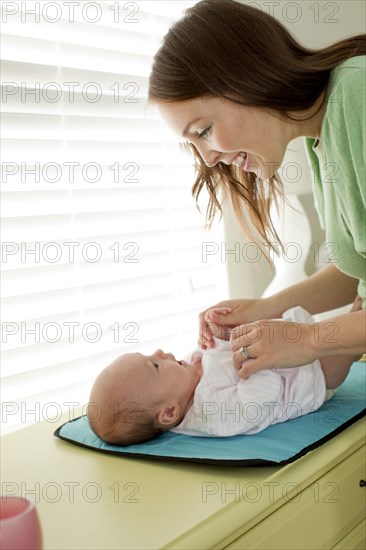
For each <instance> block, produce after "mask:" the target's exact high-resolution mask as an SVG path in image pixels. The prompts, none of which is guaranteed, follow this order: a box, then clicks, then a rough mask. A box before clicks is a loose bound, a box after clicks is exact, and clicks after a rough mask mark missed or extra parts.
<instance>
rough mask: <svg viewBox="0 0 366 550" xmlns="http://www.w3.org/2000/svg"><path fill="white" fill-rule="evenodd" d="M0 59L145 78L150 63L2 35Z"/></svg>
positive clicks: (112, 53)
mask: <svg viewBox="0 0 366 550" xmlns="http://www.w3.org/2000/svg"><path fill="white" fill-rule="evenodd" d="M1 55H2V59H4V60H5V61H18V62H19V61H22V62H24V61H25V62H28V63H32V62H34V59H37V62H38V63H40V64H42V65H49V64H52V65H57V66H58V67H68V68H72V69H88V70H93V71H100V72H101V73H103V72H112V71H115V69H116V67H119V68H120V71H121V72H120V74H129V75H132V76H134V75H136V76H145V77H147V76H149V73H150V69H151V59H150V56H149V55H139V54H131V53H125V52H115V51H113V50H108V49H102V48H88V47H84V46H74V45H69V44H60V43H59V42H53V41H46V40H39V39H37V38H23V37H21V36H11V35H7V36H6V35H5V36H4V37H3V40H2V54H1Z"/></svg>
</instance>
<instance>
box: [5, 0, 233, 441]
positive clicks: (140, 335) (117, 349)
mask: <svg viewBox="0 0 366 550" xmlns="http://www.w3.org/2000/svg"><path fill="white" fill-rule="evenodd" d="M194 3H195V2H193V1H180V0H178V1H176V0H175V1H174V2H168V1H163V2H157V1H155V0H154V1H152V2H151V1H138V2H109V1H108V2H66V1H65V2H60V1H59V2H46V3H44V2H2V4H1V17H2V31H3V34H2V47H1V52H2V53H1V55H2V61H1V62H2V83H1V92H2V98H1V103H2V111H3V114H2V138H3V139H2V164H1V182H2V247H1V252H2V256H1V263H2V324H1V328H2V336H1V338H2V372H1V390H2V411H1V412H2V432H3V433H6V432H8V431H11V430H14V429H18V428H20V427H22V426H25V425H27V424H29V423H32V422H39V421H49V422H54V423H57V422H58V420H59V418H60V416H61V413H62V412H63V411H65V410H70V411H71V410H72V409H73V408H74V407H76V406H78V405H82V404H84V403H86V401H87V399H88V393H89V390H90V385H91V383H92V381H93V379H94V378H95V376H96V375H97V374H98V372H100V370H101V369H102V368H104V366H106V365H107V364H108V363H109V362H110V361H111V360H112V359H114V358H115V357H116V356H117V355H118V354H120V353H124V352H134V351H139V352H142V353H152V352H153V351H154V350H155V349H157V348H162V349H165V350H166V351H172V352H173V353H175V354H177V355H178V356H181V355H183V354H184V353H186V352H187V351H189V350H190V349H192V347H194V346H195V345H196V341H197V334H198V322H197V321H198V320H197V314H198V312H199V311H201V310H202V309H204V308H205V307H207V306H208V305H210V304H212V303H214V302H215V301H216V300H219V299H222V297H223V295H224V294H226V288H225V285H226V274H225V269H224V264H223V263H222V262H221V259H222V258H221V256H220V248H221V246H222V245H221V243H222V240H223V239H222V236H221V226H220V225H217V226H216V227H215V228H214V229H213V230H212V231H211V232H210V233H207V232H206V231H205V230H204V229H203V224H204V219H203V216H202V215H201V214H200V213H198V211H197V209H196V207H195V204H194V201H193V199H192V197H191V193H190V189H191V186H192V183H193V181H194V169H193V160H192V159H191V158H189V157H188V156H187V155H186V154H184V153H183V152H182V151H181V149H180V147H179V144H178V142H177V139H176V138H175V137H174V136H173V135H172V134H171V133H170V132H168V130H167V129H166V128H165V127H164V125H163V124H162V123H161V122H160V120H159V118H158V116H157V113H156V112H155V110H154V108H152V107H151V106H150V105H148V104H147V85H148V76H149V72H150V68H151V63H152V57H153V54H154V52H155V51H156V50H157V49H158V47H159V44H160V41H161V38H162V36H163V35H164V34H165V32H166V31H167V30H168V28H169V26H170V25H171V24H172V22H173V21H174V20H175V19H177V18H178V17H179V16H180V15H181V14H182V12H183V10H184V9H185V8H187V7H189V6H190V5H193V4H194Z"/></svg>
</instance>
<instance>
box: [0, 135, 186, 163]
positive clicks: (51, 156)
mask: <svg viewBox="0 0 366 550" xmlns="http://www.w3.org/2000/svg"><path fill="white" fill-rule="evenodd" d="M3 151H4V153H3V154H4V158H3V163H4V162H7V163H9V162H15V163H18V164H19V165H21V163H22V162H25V163H26V164H32V163H33V164H35V163H36V162H39V163H41V164H42V163H44V164H46V163H49V162H54V163H59V164H62V163H65V164H66V163H72V162H80V164H81V165H84V164H88V163H90V162H92V161H93V162H97V163H98V164H100V165H103V164H108V165H113V164H115V163H116V162H118V163H120V164H122V165H124V164H126V163H127V162H136V163H138V164H139V165H140V164H152V165H160V166H161V163H162V159H168V160H169V163H170V164H176V165H177V169H179V165H180V164H182V165H186V162H185V158H184V156H183V155H182V153H181V152H180V151H179V149H178V147H177V146H176V144H166V146H165V147H164V149H163V147H162V145H161V144H160V143H159V142H156V143H151V144H150V143H149V142H145V141H141V142H140V143H138V142H137V143H128V142H120V143H119V142H117V141H109V142H108V141H85V142H84V141H83V142H80V141H74V140H73V141H71V140H70V141H68V142H67V143H64V142H62V141H56V140H42V141H41V140H38V141H36V140H34V141H32V140H23V139H17V140H6V139H4V140H3Z"/></svg>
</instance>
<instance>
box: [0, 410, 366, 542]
mask: <svg viewBox="0 0 366 550" xmlns="http://www.w3.org/2000/svg"><path fill="white" fill-rule="evenodd" d="M64 420H65V421H66V420H68V418H65V419H64ZM59 424H61V422H58V423H57V425H55V424H52V423H50V422H43V423H40V424H37V425H34V426H31V427H28V428H25V429H23V430H21V431H19V432H16V433H13V434H9V435H6V436H4V437H3V438H2V440H1V448H2V450H1V458H2V460H1V480H2V481H1V492H2V494H3V495H4V494H8V495H10V494H18V495H22V496H28V497H30V498H32V499H33V500H35V501H36V503H37V508H38V511H39V515H40V520H41V524H42V530H43V535H44V548H45V550H51V549H54V550H64V549H65V550H66V549H67V550H79V549H83V550H84V549H85V550H92V549H98V550H109V549H119V550H122V549H124V550H133V549H141V550H149V549H158V548H167V549H178V548H180V549H184V550H189V549H192V550H199V549H204V550H207V549H209V548H230V549H234V548H235V549H251V548H253V549H254V548H256V549H263V550H272V549H280V550H284V549H287V548H288V549H292V550H296V549H304V550H311V549H320V548H326V549H328V548H329V549H330V548H334V549H339V550H340V549H342V550H348V549H353V548H354V549H356V548H357V549H360V550H361V549H362V550H363V549H365V547H366V541H365V523H364V518H365V500H366V497H365V495H366V487H361V486H360V480H361V479H362V480H365V479H366V476H365V420H364V419H362V420H359V421H358V422H357V423H356V424H354V425H352V426H351V427H349V428H348V429H346V430H345V431H344V432H342V433H341V434H340V435H338V436H336V437H335V438H333V439H332V440H331V441H329V442H327V443H325V444H324V445H322V446H321V447H319V448H318V449H316V450H315V451H312V452H310V453H308V454H307V455H306V456H305V457H303V458H301V459H299V460H297V461H296V462H294V463H292V464H289V465H288V466H284V467H282V468H280V467H258V468H253V467H250V468H245V467H241V468H238V467H233V468H231V467H227V466H226V467H217V466H212V465H200V464H192V463H184V462H168V461H157V460H154V461H153V460H145V459H132V458H124V457H118V456H114V455H108V454H103V453H99V452H94V451H90V450H87V449H83V448H81V447H77V446H75V445H71V444H69V443H66V442H63V441H61V440H59V439H57V438H55V437H54V436H53V431H54V430H55V429H56V427H57V426H58V425H59Z"/></svg>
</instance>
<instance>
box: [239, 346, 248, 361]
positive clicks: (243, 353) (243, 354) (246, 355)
mask: <svg viewBox="0 0 366 550" xmlns="http://www.w3.org/2000/svg"><path fill="white" fill-rule="evenodd" d="M239 351H240V353H241V354H242V356H243V357H244V359H250V355H249V353H248V348H247V347H246V346H242V347H241V348H240V349H239Z"/></svg>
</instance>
